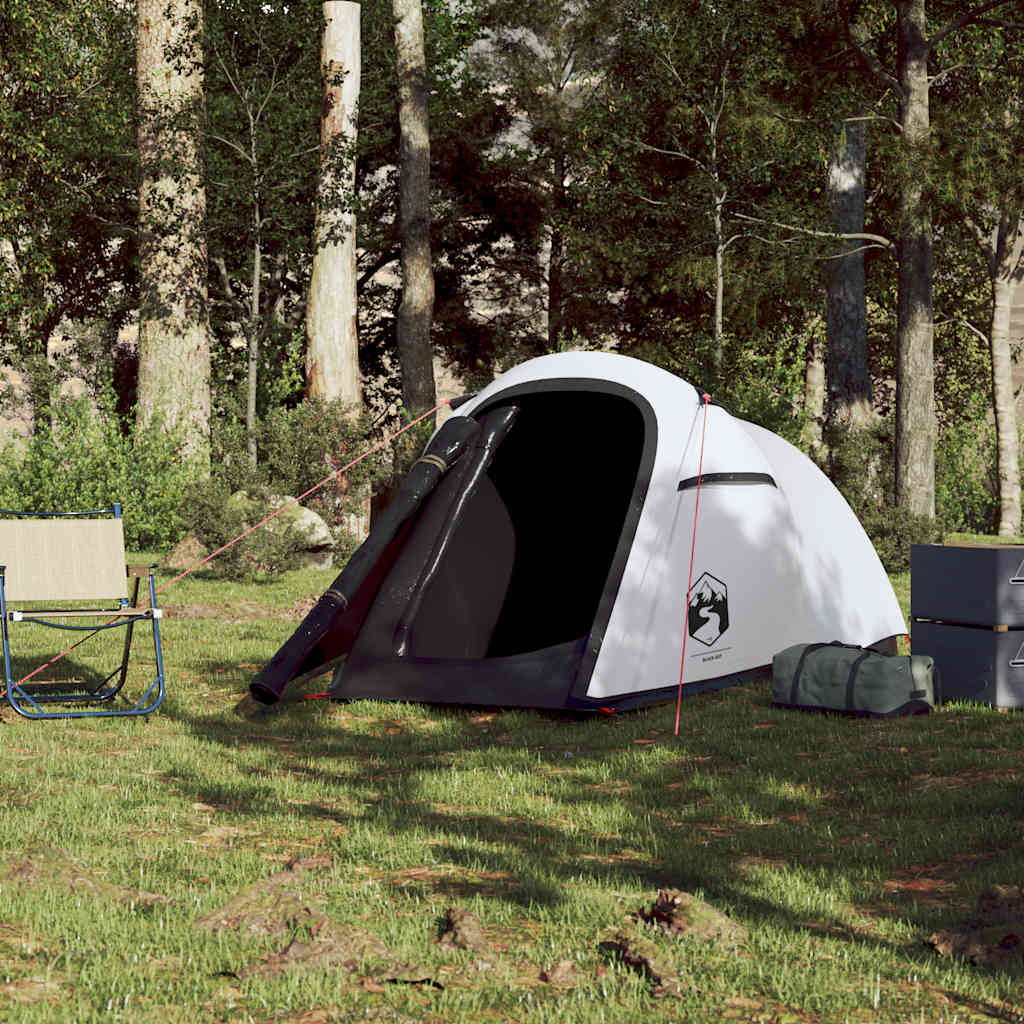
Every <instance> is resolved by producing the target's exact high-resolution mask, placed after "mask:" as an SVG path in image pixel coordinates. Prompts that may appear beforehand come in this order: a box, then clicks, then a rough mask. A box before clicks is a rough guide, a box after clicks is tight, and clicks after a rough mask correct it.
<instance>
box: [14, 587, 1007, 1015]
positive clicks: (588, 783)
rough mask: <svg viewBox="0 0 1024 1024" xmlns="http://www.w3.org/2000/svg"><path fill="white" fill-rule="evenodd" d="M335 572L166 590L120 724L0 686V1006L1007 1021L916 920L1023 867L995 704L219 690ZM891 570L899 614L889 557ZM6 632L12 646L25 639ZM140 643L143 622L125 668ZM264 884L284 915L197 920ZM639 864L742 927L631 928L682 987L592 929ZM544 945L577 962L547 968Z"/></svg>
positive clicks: (638, 888) (963, 902) (85, 1010)
mask: <svg viewBox="0 0 1024 1024" xmlns="http://www.w3.org/2000/svg"><path fill="white" fill-rule="evenodd" d="M331 577H332V574H331V573H329V572H328V573H317V572H313V571H307V572H302V573H290V574H287V575H286V576H284V577H283V578H282V579H280V580H278V581H275V582H272V583H265V584H250V585H240V584H234V583H229V582H225V581H221V580H217V579H213V578H209V577H207V578H198V579H197V578H194V577H190V578H189V579H187V580H184V581H182V582H180V583H178V584H175V585H174V586H173V587H172V588H170V589H168V591H167V592H166V594H165V595H164V597H163V603H164V604H165V605H166V606H168V607H169V609H170V611H171V614H170V616H169V617H168V618H167V619H165V620H164V638H165V660H166V665H167V674H168V679H169V694H168V698H167V702H166V704H165V706H164V708H163V709H161V710H160V711H159V712H157V713H156V714H154V715H153V716H151V717H150V718H149V719H147V720H144V721H141V720H119V721H118V720H92V721H55V722H25V721H23V720H21V719H17V718H16V717H15V716H14V715H13V714H12V713H11V712H10V711H4V712H3V715H2V723H0V737H2V740H3V744H2V749H0V765H2V768H3V783H2V786H3V792H4V799H3V801H2V802H0V843H2V845H3V852H4V857H3V862H2V865H0V1019H3V1020H12V1021H19V1022H20V1021H29V1022H32V1021H62V1022H63V1021H81V1022H86V1021H99V1020H103V1021H110V1020H118V1021H131V1022H135V1021H138V1022H143V1021H146V1022H148V1021H187V1022H189V1024H195V1022H199V1021H245V1020H250V1019H251V1020H253V1021H295V1022H299V1021H304V1022H306V1024H317V1022H326V1021H356V1020H380V1021H436V1022H449V1021H452V1022H463V1021H465V1022H473V1024H476V1022H477V1021H530V1022H549V1021H551V1022H554V1021H559V1022H562V1021H564V1022H581V1024H583V1022H586V1024H590V1022H594V1024H596V1022H604V1021H607V1022H632V1021H640V1020H652V1021H693V1022H706V1021H719V1020H741V1021H751V1022H753V1021H760V1022H764V1024H767V1022H776V1024H781V1022H783V1021H789V1022H791V1024H795V1022H798V1021H799V1022H816V1021H820V1022H845V1021H851V1022H853V1021H857V1022H860V1021H880V1022H886V1024H888V1022H891V1024H897V1022H898V1024H904V1022H919V1021H924V1022H939V1021H942V1022H945V1024H949V1022H952V1021H954V1020H955V1021H957V1022H965V1021H984V1020H1000V1021H1015V1020H1017V1021H1019V1020H1021V1019H1024V1018H1022V1013H1024V974H1022V973H1007V972H999V971H993V970H987V969H982V968H977V967H972V966H969V965H967V964H964V963H960V962H957V961H951V960H944V959H942V958H940V957H938V956H937V955H936V954H934V953H933V952H932V951H930V950H929V949H928V948H926V947H925V946H924V944H923V941H922V940H923V938H924V937H926V936H927V935H929V934H930V933H931V932H933V931H935V930H937V929H939V928H941V927H943V926H945V925H946V924H948V923H950V922H952V921H955V920H957V919H959V918H962V917H965V916H969V913H970V911H971V909H972V908H973V905H974V901H975V900H976V898H977V896H978V894H979V892H980V891H981V890H982V889H983V888H985V887H986V886H987V885H989V884H991V883H994V882H1010V883H1018V882H1020V881H1021V880H1022V879H1024V843H1022V823H1024V788H1022V785H1021V782H1022V779H1021V770H1022V765H1024V754H1022V752H1021V748H1022V746H1024V744H1022V740H1024V718H1022V717H1021V716H1020V715H1018V714H1012V713H1005V714H1004V713H999V712H996V711H993V710H991V709H987V708H982V707H977V706H970V705H958V706H955V707H950V708H946V709H943V710H942V711H941V712H939V713H937V714H934V715H930V716H924V717H920V718H912V719H901V720H856V719H847V718H843V717H837V716H832V717H830V716H821V715H813V714H802V713H795V712H785V711H781V710H777V709H773V708H772V707H771V706H770V704H769V694H768V684H767V681H763V682H760V683H754V684H752V685H749V686H746V687H742V688H735V689H732V690H728V691H723V692H720V693H717V694H709V695H704V696H699V697H694V698H691V699H689V700H687V701H685V702H684V704H683V709H682V720H681V725H680V731H679V736H678V738H677V737H676V736H674V735H673V732H672V725H673V718H674V707H672V708H670V707H667V706H662V707H657V708H652V709H647V710H644V711H640V712H633V713H627V714H621V715H615V716H610V717H609V716H602V717H601V718H577V717H574V716H568V715H553V714H543V713H534V712H524V711H495V710H486V709H485V710H481V709H439V708H436V707H423V706H418V705H395V704H384V703H375V702H360V703H354V704H351V705H333V704H329V703H326V702H323V701H312V702H308V703H304V704H297V705H292V706H290V707H289V708H287V709H286V710H284V711H281V712H278V713H273V714H269V715H266V716H263V717H258V718H242V717H239V716H237V715H236V714H235V713H234V712H233V708H234V705H235V703H236V702H237V700H238V698H239V697H240V696H241V694H242V693H243V692H244V691H245V688H246V686H247V684H248V682H249V680H250V678H251V676H252V674H253V672H254V671H255V670H256V668H257V667H258V666H260V665H262V663H263V662H264V661H265V660H266V659H267V658H268V657H269V656H270V655H271V654H273V652H274V651H275V650H276V648H277V646H278V645H279V644H280V643H281V641H283V640H284V639H285V638H286V637H287V636H288V635H289V633H290V632H291V629H292V628H293V627H294V624H295V623H296V622H297V620H298V618H299V617H300V616H301V602H302V601H303V600H304V599H307V598H309V597H310V596H315V595H317V594H319V593H320V591H321V590H322V589H323V587H324V586H325V585H326V584H327V583H328V582H329V580H330V579H331ZM160 578H161V580H162V581H167V580H169V579H170V578H171V574H161V577H160ZM894 584H895V586H896V589H897V593H898V595H899V596H900V600H901V602H902V603H903V605H904V608H906V605H907V603H908V600H909V575H906V576H901V577H897V578H895V579H894ZM175 612H179V613H184V614H186V615H187V617H182V616H180V615H176V614H175ZM26 636H27V637H28V636H30V637H31V643H32V644H34V645H35V646H34V647H32V648H31V649H30V651H29V655H28V657H27V658H26V660H25V665H26V667H31V666H30V662H31V661H32V658H33V657H36V656H38V655H40V654H41V653H42V650H43V648H42V646H41V640H39V639H38V638H37V637H36V635H35V634H26ZM75 657H76V658H77V652H76V656H75ZM82 660H84V658H83V659H82ZM152 668H153V666H152V654H151V651H150V650H148V649H147V648H146V646H145V645H144V644H143V643H142V642H141V638H140V641H139V642H138V647H137V658H136V662H135V668H134V669H133V681H134V682H135V683H136V685H137V684H138V682H140V681H141V680H142V679H143V678H144V677H146V675H147V673H149V672H151V671H152ZM303 858H316V859H315V860H314V861H312V862H311V867H310V868H309V869H308V870H306V871H304V872H299V871H295V872H293V873H291V874H289V875H280V874H278V875H277V878H276V881H273V880H272V882H271V883H270V884H269V885H267V884H266V880H267V879H268V878H272V876H274V875H275V872H277V873H280V872H281V871H282V870H283V869H285V868H286V867H287V866H288V864H289V863H290V862H293V861H295V860H302V859H303ZM260 883H264V886H265V892H264V893H263V896H262V897H261V896H260V895H259V893H258V892H257V893H256V895H254V896H253V900H254V901H255V902H256V903H259V901H260V899H261V898H262V899H263V900H264V904H265V903H266V897H267V893H270V894H271V896H270V899H271V902H270V903H269V904H267V905H268V906H269V907H270V909H269V911H268V912H267V913H268V914H269V917H270V919H272V920H273V921H276V922H277V923H278V924H279V925H280V926H281V927H282V929H284V930H283V931H282V932H281V933H280V934H266V930H264V931H263V932H261V931H259V930H246V929H245V928H240V929H223V930H219V931H213V932H211V931H209V930H204V929H203V928H202V927H200V926H199V924H198V922H200V921H201V919H202V918H203V917H204V916H205V915H208V914H211V913H213V912H215V911H217V910H219V909H220V908H223V907H225V905H226V904H228V902H229V901H230V900H232V899H235V898H237V897H238V895H239V894H240V893H242V892H244V891H245V890H247V887H252V886H258V885H259V884H260ZM666 886H672V887H676V888H680V889H684V890H687V891H690V892H694V893H696V894H698V895H700V896H702V897H703V898H705V899H706V900H708V901H709V902H711V903H712V904H713V905H715V906H716V907H718V908H719V909H721V910H724V911H727V912H728V913H729V914H730V915H732V916H733V917H734V918H735V919H736V920H737V921H738V922H740V923H741V924H742V925H744V926H745V927H746V929H747V930H748V934H749V938H748V940H747V941H746V943H745V944H744V945H743V946H741V947H740V948H739V949H738V950H734V951H730V950H727V949H722V948H717V947H715V946H713V945H711V946H708V945H703V944H700V943H697V942H692V941H691V942H681V941H678V940H675V939H672V938H669V937H667V936H663V935H661V934H660V933H653V932H647V933H646V934H647V935H648V937H649V938H651V939H652V940H653V941H654V942H655V943H656V944H657V946H658V947H659V949H660V950H661V951H662V953H663V954H664V955H665V956H666V957H667V958H668V959H669V961H670V962H671V964H672V965H673V969H674V971H675V973H676V974H677V975H678V976H679V977H680V978H681V979H682V982H683V985H682V991H681V995H680V996H679V997H678V998H675V997H667V998H656V995H655V993H654V992H653V988H652V985H651V983H650V982H649V981H647V980H646V979H645V978H644V977H643V976H641V975H640V974H638V973H637V972H636V971H634V970H632V969H630V968H628V967H626V966H625V965H623V964H621V963H618V962H616V961H615V960H612V959H609V958H608V957H607V955H606V954H605V953H604V952H603V951H602V949H601V947H600V943H601V940H602V937H603V936H604V935H605V933H606V932H607V931H608V930H609V929H614V928H616V927H618V926H621V925H622V924H623V923H624V922H626V921H627V920H628V919H629V915H631V914H633V913H635V912H636V911H638V910H640V909H643V908H645V907H646V906H647V905H649V903H650V901H651V900H652V899H653V897H654V895H655V893H656V891H657V889H658V888H660V887H666ZM283 894H291V896H290V898H291V900H292V904H294V906H298V907H305V908H307V909H306V911H304V912H303V913H302V914H298V916H296V913H295V912H294V910H293V911H291V912H289V911H287V910H286V909H284V907H285V904H284V903H280V902H279V903H276V904H275V903H274V902H273V899H275V898H277V899H279V900H280V899H281V898H282V896H283ZM261 905H263V904H261ZM450 906H459V907H465V908H468V909H470V910H472V911H473V912H475V913H476V914H477V916H478V917H479V919H480V920H481V922H482V924H483V926H484V932H485V935H486V937H487V940H488V942H489V945H490V949H489V950H488V951H486V952H483V953H475V952H471V951H468V950H459V951H454V952H452V951H449V950H446V949H445V948H443V947H442V946H439V945H438V944H437V942H436V939H437V936H438V928H439V922H440V920H441V918H442V916H443V914H444V911H445V909H446V908H447V907H450ZM275 914H276V917H275V916H274V915H275ZM321 919H325V920H326V922H327V923H326V925H322V924H317V923H316V922H317V921H320V920H321ZM288 922H290V923H288ZM311 923H312V928H311V927H310V924H311ZM634 927H635V926H634ZM318 929H320V931H318ZM323 929H326V931H324V930H323ZM362 933H370V934H372V935H374V936H376V937H377V938H379V939H380V940H382V941H383V943H384V944H385V945H386V946H387V948H388V950H389V951H390V952H389V953H388V955H387V956H384V957H383V958H382V957H381V956H378V957H376V958H375V957H374V956H371V955H369V954H365V955H364V954H359V955H355V954H354V955H353V956H352V957H351V958H348V959H344V958H343V959H342V961H341V962H338V961H336V962H335V963H334V965H333V966H329V967H317V966H313V967H311V968H309V969H308V970H301V969H300V968H298V967H291V968H288V969H287V970H284V971H283V972H279V973H277V974H275V973H273V972H269V971H261V970H260V969H259V968H260V965H261V964H263V963H264V962H265V961H266V958H267V957H268V956H270V955H271V954H273V953H279V952H281V951H282V950H283V949H284V948H285V947H286V946H287V944H288V942H289V940H290V939H291V938H295V939H296V941H299V942H302V941H307V940H311V939H312V938H313V937H314V934H316V935H319V936H320V939H321V941H322V939H323V935H325V934H331V935H335V936H337V937H339V939H338V941H339V942H341V941H343V940H345V939H346V937H348V938H350V937H352V936H354V935H359V934H362ZM565 960H571V961H574V962H575V963H576V965H577V969H578V973H577V976H576V983H575V985H574V986H572V987H569V988H565V989H558V988H554V987H552V986H550V985H547V984H545V983H544V982H542V981H541V980H540V977H539V976H540V973H541V972H542V971H543V970H544V969H546V968H547V967H549V966H551V965H553V964H556V963H558V962H560V961H565ZM253 968H256V970H253ZM250 972H251V973H250ZM426 979H429V980H426Z"/></svg>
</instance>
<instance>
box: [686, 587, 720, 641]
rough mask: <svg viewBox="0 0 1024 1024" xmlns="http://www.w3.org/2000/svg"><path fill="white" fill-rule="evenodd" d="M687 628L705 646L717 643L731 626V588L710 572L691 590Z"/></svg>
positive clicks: (687, 611) (687, 612) (687, 610)
mask: <svg viewBox="0 0 1024 1024" xmlns="http://www.w3.org/2000/svg"><path fill="white" fill-rule="evenodd" d="M686 628H687V631H688V632H689V634H690V636H692V637H693V639H694V640H699V641H700V642H701V643H702V644H704V646H705V647H710V646H711V645H712V644H714V643H716V642H717V640H718V638H719V637H720V636H721V635H722V634H723V633H724V632H725V631H726V630H727V629H728V628H729V590H728V588H727V587H726V585H725V584H724V583H723V582H722V581H721V580H720V579H718V578H717V577H715V576H712V575H711V573H709V572H706V573H704V575H703V576H701V578H700V579H699V580H697V582H696V583H694V585H693V588H692V589H691V590H690V600H689V603H688V606H687V609H686Z"/></svg>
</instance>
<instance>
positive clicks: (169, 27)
mask: <svg viewBox="0 0 1024 1024" xmlns="http://www.w3.org/2000/svg"><path fill="white" fill-rule="evenodd" d="M202 17H203V7H202V3H201V0H138V8H137V29H138V41H137V52H136V77H137V84H138V102H139V137H138V145H139V162H140V165H141V172H142V180H141V183H140V187H139V385H138V406H137V414H136V415H137V422H138V425H139V427H140V428H141V429H145V428H147V427H148V426H149V425H150V424H151V423H153V422H154V421H156V422H158V423H160V424H162V425H163V426H164V427H165V428H167V429H177V430H180V431H181V432H182V434H183V436H184V440H185V450H186V453H187V454H189V455H192V456H195V457H197V458H198V459H199V460H200V465H201V466H204V468H205V469H206V470H207V471H208V470H209V458H210V455H209V452H210V340H209V319H208V315H209V314H208V307H207V250H206V232H205V218H206V188H205V185H204V181H203V171H202V150H201V146H202V143H201V130H202V115H203V54H202ZM204 464H205V465H204Z"/></svg>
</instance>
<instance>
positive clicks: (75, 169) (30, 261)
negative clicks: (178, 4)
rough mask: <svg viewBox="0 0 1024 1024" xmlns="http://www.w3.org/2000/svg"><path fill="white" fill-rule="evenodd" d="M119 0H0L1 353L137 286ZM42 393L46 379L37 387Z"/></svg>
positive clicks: (128, 95) (95, 312)
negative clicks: (71, 0) (83, 0)
mask: <svg viewBox="0 0 1024 1024" xmlns="http://www.w3.org/2000/svg"><path fill="white" fill-rule="evenodd" d="M133 22H134V13H133V8H132V6H131V5H126V4H122V3H118V2H116V0H98V2H96V3H90V4H67V3H65V2H63V0H6V2H4V3H3V4H0V62H2V67H3V97H4V98H3V102H2V103H0V138H2V139H3V140H4V144H3V146H0V268H2V269H0V356H3V357H4V358H6V359H8V360H12V359H13V360H18V361H20V360H23V359H26V358H28V357H30V356H35V357H36V358H37V359H39V358H41V357H42V356H44V355H45V349H46V342H47V340H48V339H49V338H50V336H51V335H52V333H53V332H54V330H55V329H56V328H57V327H58V325H59V324H60V322H61V320H62V319H63V318H66V317H85V316H103V317H104V318H107V319H110V320H111V321H113V322H120V321H121V320H122V319H123V318H124V316H125V315H126V312H127V310H128V309H129V308H131V305H132V301H133V300H132V296H133V291H134V288H135V259H136V255H137V248H136V236H135V232H134V230H133V228H132V225H133V224H134V221H135V206H136V195H135V188H136V180H135V166H134V163H133V150H134V147H135V127H134V109H135V104H134V63H133V57H134V45H133V42H132V29H133ZM34 395H35V397H36V398H37V399H38V400H39V401H41V402H45V401H46V395H47V391H46V386H45V382H44V383H43V385H42V386H41V387H40V388H38V389H35V390H34Z"/></svg>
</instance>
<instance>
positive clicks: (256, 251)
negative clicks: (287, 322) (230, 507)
mask: <svg viewBox="0 0 1024 1024" xmlns="http://www.w3.org/2000/svg"><path fill="white" fill-rule="evenodd" d="M261 218H262V213H261V211H260V202H259V198H258V197H257V200H256V204H255V207H254V210H253V236H252V237H253V241H252V289H251V291H252V295H251V299H250V304H249V331H248V334H249V337H248V339H247V340H248V350H249V351H248V356H249V358H248V366H247V370H246V375H245V446H246V452H247V454H248V456H249V465H250V466H252V467H253V469H255V468H256V463H257V460H258V454H259V453H258V452H257V451H256V385H257V384H258V383H259V380H258V375H259V365H260V301H261V300H260V292H261V288H260V286H261V285H262V283H263V242H262V237H261V235H262V231H261V227H262V222H261Z"/></svg>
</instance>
